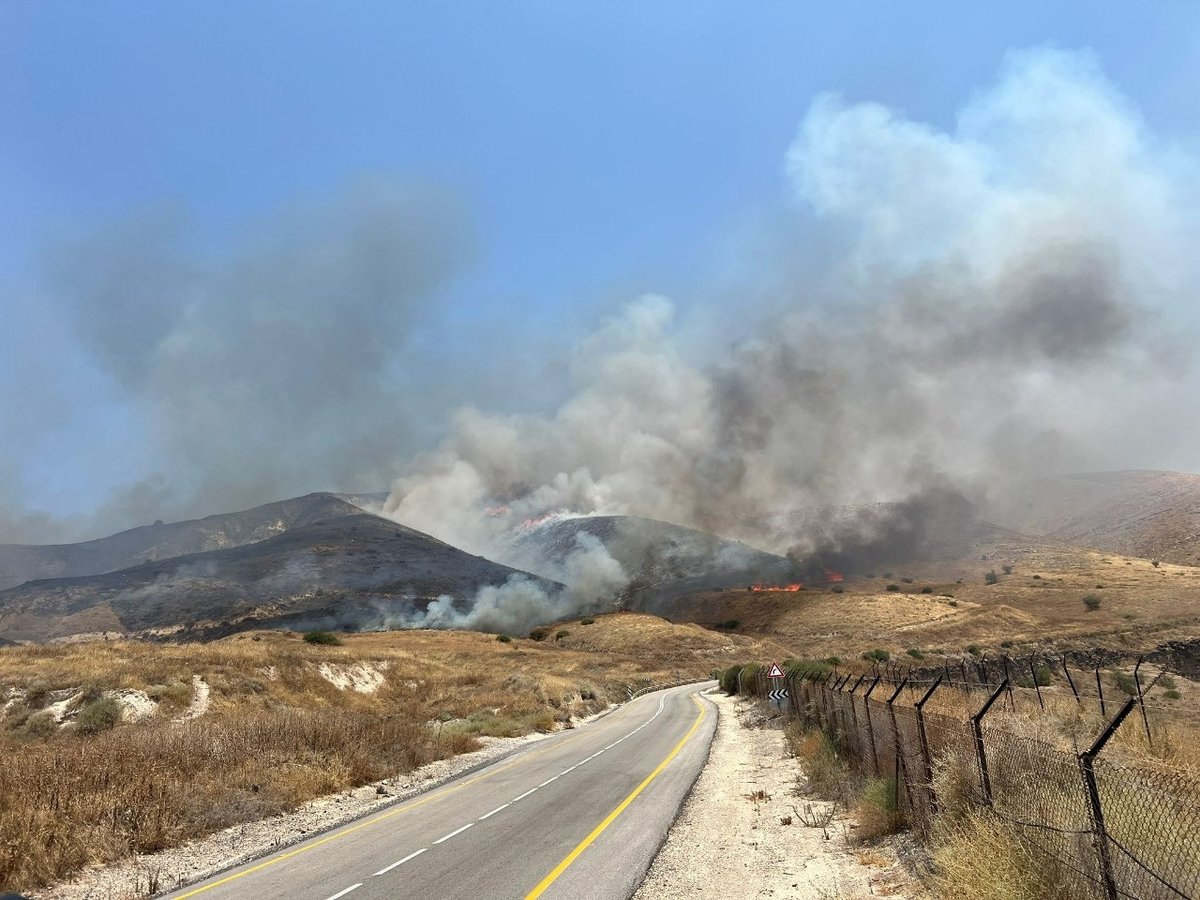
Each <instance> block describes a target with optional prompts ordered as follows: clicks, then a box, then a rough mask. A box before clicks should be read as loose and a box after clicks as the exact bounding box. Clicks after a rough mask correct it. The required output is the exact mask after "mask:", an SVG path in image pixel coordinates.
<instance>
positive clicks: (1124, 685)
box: [1112, 672, 1138, 697]
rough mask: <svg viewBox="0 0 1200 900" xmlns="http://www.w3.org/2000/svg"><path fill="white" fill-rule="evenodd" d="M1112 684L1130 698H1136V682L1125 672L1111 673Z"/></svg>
mask: <svg viewBox="0 0 1200 900" xmlns="http://www.w3.org/2000/svg"><path fill="white" fill-rule="evenodd" d="M1112 677H1113V684H1115V685H1116V686H1117V687H1118V688H1120V689H1121V690H1122V691H1124V692H1125V693H1126V694H1128V695H1129V696H1131V697H1135V696H1137V692H1138V690H1137V680H1136V679H1135V678H1134V677H1133V676H1132V675H1130V674H1128V673H1126V672H1113V676H1112Z"/></svg>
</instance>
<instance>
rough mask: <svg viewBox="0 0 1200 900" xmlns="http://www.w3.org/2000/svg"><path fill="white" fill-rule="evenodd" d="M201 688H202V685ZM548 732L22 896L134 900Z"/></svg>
mask: <svg viewBox="0 0 1200 900" xmlns="http://www.w3.org/2000/svg"><path fill="white" fill-rule="evenodd" d="M199 684H203V682H199ZM199 684H197V687H199ZM204 687H205V688H207V687H208V685H207V684H204ZM197 693H199V691H197ZM205 695H207V691H205ZM206 699H207V696H206ZM205 705H206V704H205ZM614 708H615V707H610V708H609V709H608V710H605V711H604V712H601V713H597V714H596V715H593V716H589V717H587V718H585V719H578V720H575V722H574V723H573V724H574V725H575V726H579V725H584V724H586V723H587V722H590V721H593V720H594V719H596V718H599V717H600V716H603V715H605V714H606V713H608V712H611V711H612V709H614ZM549 736H550V735H549V734H528V735H524V736H523V737H517V738H490V737H485V738H480V741H481V742H482V743H483V744H484V747H483V748H482V749H480V750H476V751H475V752H473V753H464V754H461V755H459V756H454V757H450V758H449V759H441V760H437V761H436V762H432V763H430V764H429V765H426V766H422V767H421V768H419V769H416V770H414V771H412V772H409V773H408V774H406V775H399V776H396V777H394V778H388V779H385V780H383V781H378V782H375V783H373V784H368V785H364V786H363V787H360V788H355V789H354V790H350V791H344V792H342V793H339V794H330V795H328V796H325V797H320V798H318V799H316V800H313V801H311V802H309V803H306V804H305V805H304V806H302V807H301V808H300V809H298V810H296V811H295V812H291V813H285V814H284V815H281V816H275V817H273V818H270V819H263V820H261V821H258V822H248V823H246V824H243V825H237V826H234V827H232V828H227V829H225V830H224V831H220V832H217V833H216V834H213V835H210V836H209V837H207V838H202V839H200V840H196V841H192V842H190V843H187V844H184V845H183V846H180V847H175V848H173V849H170V850H164V851H162V852H160V853H153V854H148V855H145V856H138V857H134V858H132V859H128V860H124V861H122V862H118V863H114V864H112V865H108V866H102V867H97V868H95V869H90V870H86V871H84V872H82V873H81V874H79V875H78V876H76V877H74V878H72V879H71V880H69V881H66V882H63V883H61V884H58V885H55V886H53V887H49V888H44V889H42V890H40V891H35V892H33V893H32V894H31V895H30V896H31V897H32V898H34V900H134V898H144V897H150V896H153V895H154V894H158V893H165V892H167V891H173V890H177V889H178V888H180V887H183V886H184V885H187V884H192V883H194V882H197V881H202V880H203V879H205V878H209V877H211V876H212V875H215V874H217V873H218V872H221V871H224V870H225V869H228V868H231V867H233V866H236V865H239V864H241V863H244V862H246V861H248V860H251V859H255V858H257V857H260V856H265V855H267V854H269V853H273V852H275V851H276V850H280V849H282V848H284V847H287V846H289V845H291V844H296V843H299V842H300V841H303V840H307V839H308V838H310V837H313V836H314V835H316V834H319V833H321V832H323V831H329V830H331V829H334V828H338V827H340V826H342V825H345V824H347V823H349V822H351V821H353V820H355V819H358V818H361V817H362V816H365V815H369V814H370V813H375V812H379V811H380V810H383V809H385V808H386V807H389V806H393V805H395V804H397V803H400V802H402V801H404V800H407V799H409V798H411V797H414V796H416V795H417V794H421V793H424V792H425V791H428V790H432V789H433V788H436V787H438V786H439V785H441V784H443V783H445V782H447V781H450V780H451V779H453V778H456V777H458V776H459V775H462V774H463V773H464V772H467V771H469V770H471V769H475V768H479V767H481V766H484V765H487V764H489V763H492V762H495V761H496V760H498V759H500V758H502V757H504V756H508V755H510V754H512V753H514V752H515V751H517V750H519V749H521V748H522V747H524V746H526V745H528V744H532V743H536V742H538V741H541V740H544V739H546V738H547V737H549Z"/></svg>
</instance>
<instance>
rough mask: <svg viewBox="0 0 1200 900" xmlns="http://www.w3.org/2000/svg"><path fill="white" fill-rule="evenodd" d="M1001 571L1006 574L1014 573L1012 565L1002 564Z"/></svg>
mask: <svg viewBox="0 0 1200 900" xmlns="http://www.w3.org/2000/svg"><path fill="white" fill-rule="evenodd" d="M1000 571H1001V572H1003V573H1004V574H1005V575H1011V574H1012V566H1001V567H1000Z"/></svg>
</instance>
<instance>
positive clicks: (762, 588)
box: [750, 584, 804, 594]
mask: <svg viewBox="0 0 1200 900" xmlns="http://www.w3.org/2000/svg"><path fill="white" fill-rule="evenodd" d="M750 590H752V591H754V593H756V594H762V593H766V592H768V591H783V592H786V593H795V592H796V591H802V590H804V585H802V584H752V585H750Z"/></svg>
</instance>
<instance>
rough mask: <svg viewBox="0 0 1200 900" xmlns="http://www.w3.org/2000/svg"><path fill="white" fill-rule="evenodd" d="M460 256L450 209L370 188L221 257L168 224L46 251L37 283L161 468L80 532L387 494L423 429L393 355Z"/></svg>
mask: <svg viewBox="0 0 1200 900" xmlns="http://www.w3.org/2000/svg"><path fill="white" fill-rule="evenodd" d="M471 254H472V237H471V234H470V229H469V227H468V225H467V223H466V220H465V217H464V215H463V212H462V210H461V208H460V205H459V204H458V203H457V202H456V200H455V198H454V197H452V196H449V195H447V194H445V193H443V192H438V191H435V190H432V189H430V188H426V187H420V186H415V185H402V184H396V183H392V182H389V181H385V180H380V179H368V180H363V181H361V182H359V183H357V184H354V185H352V186H351V187H349V188H348V189H346V190H345V191H344V192H342V193H341V194H340V195H338V196H336V197H334V198H332V199H328V200H324V201H320V202H316V201H314V202H308V203H301V204H295V205H294V206H292V207H290V208H287V209H285V210H282V211H280V212H278V213H277V214H275V215H274V216H272V217H271V218H270V219H269V220H267V221H265V222H263V223H261V224H260V225H259V226H258V227H257V228H256V229H255V230H253V231H252V232H251V233H250V234H249V235H247V236H243V238H242V240H240V242H239V244H238V250H237V251H236V253H233V254H222V253H221V252H216V253H213V252H208V253H201V252H199V251H198V250H197V249H196V248H195V247H193V246H190V245H189V243H188V233H187V223H186V221H185V220H184V218H183V217H182V216H181V215H179V214H177V213H156V214H151V215H146V216H144V217H142V218H140V219H138V220H136V221H132V222H127V223H125V224H124V225H123V226H121V227H117V228H113V229H111V230H108V231H106V232H105V233H103V234H100V235H95V236H90V237H88V238H86V239H82V240H77V241H74V242H68V243H64V244H62V245H60V246H58V247H56V248H55V250H54V252H53V253H52V254H51V255H50V259H49V262H48V266H47V268H48V272H49V278H48V289H49V291H50V293H51V294H52V296H53V297H54V298H55V300H56V302H57V303H59V304H61V307H62V308H63V311H64V313H65V317H66V319H67V320H68V321H69V322H70V325H71V328H72V332H73V334H74V336H75V337H76V338H77V339H78V341H79V342H81V344H82V345H83V347H84V348H85V349H86V351H87V352H88V353H89V354H90V355H91V357H92V358H93V359H94V360H95V362H96V363H97V364H98V365H99V366H100V367H101V369H102V370H103V371H104V372H105V373H107V374H108V375H109V376H110V377H111V378H112V379H114V380H115V381H116V382H117V383H118V384H119V386H120V388H121V389H122V391H123V392H124V396H125V397H126V398H127V399H128V400H129V402H131V403H132V404H133V405H134V407H135V409H136V410H137V412H138V413H139V414H140V415H141V416H143V417H144V418H145V420H146V422H147V430H148V439H149V440H150V441H151V442H152V444H153V445H154V448H155V450H156V451H157V452H156V453H155V454H154V455H153V456H152V457H151V458H154V459H161V460H163V466H164V468H163V469H162V470H161V471H159V472H157V473H155V474H153V475H152V476H150V477H148V478H147V479H146V481H145V482H143V483H139V484H134V485H130V486H127V487H125V488H123V489H121V490H120V491H119V492H117V493H116V494H115V495H114V496H113V497H112V498H111V500H110V502H109V503H108V504H107V506H106V507H105V509H103V510H101V511H100V513H99V514H98V515H97V517H96V519H95V520H93V521H91V522H89V523H88V525H89V526H90V527H91V528H93V529H95V530H98V531H100V530H104V527H105V526H106V525H107V526H109V527H110V529H111V528H115V527H128V526H129V525H133V524H141V523H144V522H148V521H152V520H154V519H157V518H181V517H184V516H186V515H190V514H207V513H212V512H218V511H225V510H229V509H240V508H245V507H247V506H251V505H253V504H256V503H261V502H267V501H271V500H277V499H279V498H281V497H286V496H291V495H295V494H300V493H306V492H308V491H310V490H312V489H314V488H323V487H333V488H341V489H377V487H378V485H380V484H386V483H387V482H388V480H389V479H390V477H391V475H392V473H393V471H394V469H393V467H392V462H393V460H394V459H395V458H396V457H397V456H398V455H403V454H404V453H406V452H412V451H413V450H415V449H416V448H418V447H419V446H421V444H422V443H423V442H427V441H428V440H430V435H431V433H432V432H431V430H430V429H429V428H428V427H427V426H425V425H424V422H426V421H427V420H428V419H429V416H428V415H422V413H427V412H428V411H427V410H425V409H424V407H423V405H422V400H421V399H420V398H421V397H422V396H423V394H424V393H425V392H424V391H423V389H422V387H421V381H422V380H423V376H422V373H420V372H419V371H413V370H412V369H411V368H406V367H405V364H404V353H405V350H406V349H407V348H408V347H409V345H410V338H411V336H412V334H413V333H414V332H415V331H417V330H419V329H420V328H422V327H428V325H429V323H430V320H431V319H432V318H433V317H434V314H435V313H436V311H437V303H438V300H439V296H440V295H441V292H442V290H443V288H445V286H446V285H447V284H448V282H449V281H450V280H451V279H452V278H453V277H454V276H455V275H456V274H458V273H459V272H461V270H462V269H463V267H464V265H465V264H466V263H467V262H468V261H469V259H470V258H471ZM213 257H215V258H213ZM76 524H77V525H78V523H76Z"/></svg>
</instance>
